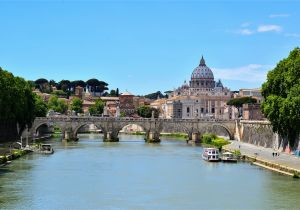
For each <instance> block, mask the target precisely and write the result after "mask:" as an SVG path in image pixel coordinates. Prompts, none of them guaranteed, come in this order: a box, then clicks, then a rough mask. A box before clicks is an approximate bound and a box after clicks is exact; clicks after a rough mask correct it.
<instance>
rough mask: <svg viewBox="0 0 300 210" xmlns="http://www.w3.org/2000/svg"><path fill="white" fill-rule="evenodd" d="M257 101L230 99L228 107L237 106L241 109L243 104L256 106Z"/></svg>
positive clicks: (249, 98)
mask: <svg viewBox="0 0 300 210" xmlns="http://www.w3.org/2000/svg"><path fill="white" fill-rule="evenodd" d="M256 102H257V100H256V99H255V98H251V97H241V98H233V99H230V100H229V101H228V102H227V105H230V106H235V107H237V108H240V107H242V106H243V104H254V103H256Z"/></svg>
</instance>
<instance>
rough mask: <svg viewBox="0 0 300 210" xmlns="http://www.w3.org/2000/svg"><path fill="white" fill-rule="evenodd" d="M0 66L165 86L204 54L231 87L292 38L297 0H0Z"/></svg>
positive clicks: (261, 76)
mask: <svg viewBox="0 0 300 210" xmlns="http://www.w3.org/2000/svg"><path fill="white" fill-rule="evenodd" d="M0 8H1V13H0V29H1V33H0V47H1V48H0V49H1V50H0V66H1V67H2V68H4V69H6V70H8V71H10V72H12V73H14V74H15V75H17V76H22V77H24V78H26V79H28V80H36V79H38V78H41V77H43V78H47V79H54V80H56V81H59V80H61V79H69V80H78V79H81V80H87V79H89V78H97V79H99V80H104V81H106V82H107V83H109V88H111V89H114V88H117V87H118V88H119V89H120V90H121V92H122V91H125V90H126V89H127V90H128V91H130V92H132V93H134V94H136V95H137V94H146V93H150V92H154V91H157V90H161V91H166V90H172V89H173V88H175V87H178V86H180V85H181V84H182V83H183V82H184V80H185V79H186V80H189V79H190V76H191V73H192V71H193V69H194V68H195V67H196V66H197V65H198V64H199V61H200V58H201V55H204V57H205V59H206V64H207V65H208V66H209V67H210V68H211V69H212V70H213V72H214V76H215V79H219V78H220V79H221V80H222V81H223V84H224V85H225V86H227V87H229V88H230V89H231V90H238V89H240V88H251V87H259V86H260V85H261V84H262V82H263V81H264V80H265V78H266V72H267V71H268V70H269V69H272V68H273V67H274V66H275V65H276V63H277V62H278V61H279V60H281V59H282V58H284V57H287V56H288V54H289V52H290V51H291V50H292V49H293V48H295V47H296V46H300V27H299V26H300V24H299V20H300V1H270V0H269V1H267V0H266V1H252V2H250V1H246V2H245V1H237V0H235V1H234V0H232V1H67V0H65V1H3V0H2V1H1V0H0Z"/></svg>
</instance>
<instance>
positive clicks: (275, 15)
mask: <svg viewBox="0 0 300 210" xmlns="http://www.w3.org/2000/svg"><path fill="white" fill-rule="evenodd" d="M290 16H291V15H290V14H271V15H269V18H286V17H290Z"/></svg>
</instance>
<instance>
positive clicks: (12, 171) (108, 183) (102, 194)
mask: <svg viewBox="0 0 300 210" xmlns="http://www.w3.org/2000/svg"><path fill="white" fill-rule="evenodd" d="M120 140H121V141H120V142H118V143H103V142H102V139H101V137H99V136H98V135H95V134H88V135H80V140H79V142H77V143H66V142H61V141H59V140H58V139H52V140H50V142H51V143H52V144H53V146H54V149H55V153H54V154H53V155H48V156H47V155H40V154H30V155H27V156H25V157H23V158H21V159H18V160H16V161H14V162H13V163H11V164H10V165H7V166H5V167H2V168H0V209H18V210H19V209H55V210H56V209H104V210H119V209H126V210H127V209H128V210H129V209H130V210H131V209H137V210H144V209H145V210H146V209H149V210H150V209H151V210H153V209H161V210H176V209H184V210H189V209H197V210H198V209H300V181H299V180H295V179H292V178H291V177H286V176H283V175H279V174H276V173H274V172H270V171H267V170H264V169H261V168H259V167H257V166H254V165H251V164H249V163H242V162H241V163H237V164H224V163H208V162H205V161H203V160H202V159H201V153H202V148H201V147H198V146H192V145H187V144H186V143H185V141H182V140H174V139H170V138H163V139H162V142H161V143H160V144H146V143H145V142H144V141H143V139H142V136H125V135H124V136H121V138H120Z"/></svg>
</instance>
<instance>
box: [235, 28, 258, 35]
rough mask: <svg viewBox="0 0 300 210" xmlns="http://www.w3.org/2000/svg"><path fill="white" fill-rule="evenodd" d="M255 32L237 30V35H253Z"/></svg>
mask: <svg viewBox="0 0 300 210" xmlns="http://www.w3.org/2000/svg"><path fill="white" fill-rule="evenodd" d="M254 32H255V31H252V30H250V29H247V28H246V29H242V30H239V31H238V33H239V34H242V35H251V34H253V33H254Z"/></svg>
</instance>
